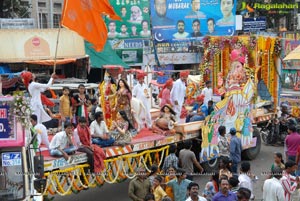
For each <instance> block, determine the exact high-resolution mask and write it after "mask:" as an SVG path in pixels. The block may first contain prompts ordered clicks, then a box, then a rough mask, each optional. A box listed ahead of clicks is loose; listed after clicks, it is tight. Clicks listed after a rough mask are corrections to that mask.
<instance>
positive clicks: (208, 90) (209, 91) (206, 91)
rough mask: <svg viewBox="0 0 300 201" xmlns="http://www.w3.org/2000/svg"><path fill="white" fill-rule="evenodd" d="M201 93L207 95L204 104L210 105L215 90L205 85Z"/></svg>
mask: <svg viewBox="0 0 300 201" xmlns="http://www.w3.org/2000/svg"><path fill="white" fill-rule="evenodd" d="M201 94H203V95H204V96H205V97H204V104H205V105H206V106H208V101H210V100H212V95H213V91H212V88H207V87H205V88H204V89H203V90H202V92H201Z"/></svg>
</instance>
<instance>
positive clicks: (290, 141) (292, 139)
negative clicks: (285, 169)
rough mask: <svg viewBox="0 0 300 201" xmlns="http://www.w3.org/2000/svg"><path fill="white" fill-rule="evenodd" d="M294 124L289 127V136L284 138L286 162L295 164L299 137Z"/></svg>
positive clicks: (299, 142)
mask: <svg viewBox="0 0 300 201" xmlns="http://www.w3.org/2000/svg"><path fill="white" fill-rule="evenodd" d="M296 131H297V129H296V126H295V125H294V124H292V125H289V127H288V132H289V135H288V136H286V138H285V146H286V150H285V151H286V156H287V160H289V161H294V162H296V154H297V149H298V147H299V146H300V135H299V133H297V132H296Z"/></svg>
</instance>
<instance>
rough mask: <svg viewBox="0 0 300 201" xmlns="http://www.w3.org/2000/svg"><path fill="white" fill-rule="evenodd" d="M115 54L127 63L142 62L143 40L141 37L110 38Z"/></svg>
mask: <svg viewBox="0 0 300 201" xmlns="http://www.w3.org/2000/svg"><path fill="white" fill-rule="evenodd" d="M110 44H111V46H112V48H113V49H114V50H115V51H116V54H117V55H118V56H119V57H120V58H121V59H122V60H123V61H124V62H125V63H127V64H129V65H142V64H143V40H142V39H125V40H122V39H115V40H110Z"/></svg>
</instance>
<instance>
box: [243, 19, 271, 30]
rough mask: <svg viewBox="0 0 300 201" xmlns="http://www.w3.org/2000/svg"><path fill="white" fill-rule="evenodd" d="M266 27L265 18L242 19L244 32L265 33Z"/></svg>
mask: <svg viewBox="0 0 300 201" xmlns="http://www.w3.org/2000/svg"><path fill="white" fill-rule="evenodd" d="M266 27H267V23H266V17H253V18H250V17H249V18H244V19H243V31H244V32H258V31H265V30H266Z"/></svg>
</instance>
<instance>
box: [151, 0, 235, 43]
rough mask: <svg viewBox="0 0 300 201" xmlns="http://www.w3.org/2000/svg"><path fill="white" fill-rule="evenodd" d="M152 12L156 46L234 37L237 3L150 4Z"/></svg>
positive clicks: (157, 0)
mask: <svg viewBox="0 0 300 201" xmlns="http://www.w3.org/2000/svg"><path fill="white" fill-rule="evenodd" d="M150 10H151V23H152V32H153V37H154V39H155V40H156V41H157V42H166V41H169V42H170V41H172V42H175V41H184V40H198V39H199V40H201V39H202V38H203V37H204V36H206V35H215V36H226V35H233V34H234V33H235V13H236V0H151V1H150Z"/></svg>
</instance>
